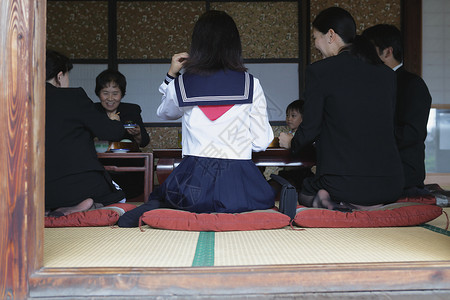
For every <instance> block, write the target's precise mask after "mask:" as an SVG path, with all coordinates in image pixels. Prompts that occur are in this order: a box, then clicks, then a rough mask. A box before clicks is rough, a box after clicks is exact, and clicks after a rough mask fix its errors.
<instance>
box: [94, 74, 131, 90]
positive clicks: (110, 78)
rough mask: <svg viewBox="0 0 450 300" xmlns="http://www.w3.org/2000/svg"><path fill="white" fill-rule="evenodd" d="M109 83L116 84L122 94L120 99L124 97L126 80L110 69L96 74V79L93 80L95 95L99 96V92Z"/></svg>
mask: <svg viewBox="0 0 450 300" xmlns="http://www.w3.org/2000/svg"><path fill="white" fill-rule="evenodd" d="M110 82H113V83H115V84H117V85H118V86H119V89H120V91H121V92H122V97H123V96H125V92H126V89H127V80H126V78H125V76H124V75H123V74H122V73H120V72H119V71H116V70H111V69H108V70H105V71H103V72H101V73H100V74H98V76H97V78H95V94H96V95H97V96H100V90H101V89H103V88H105V87H106V86H107V85H108V83H110Z"/></svg>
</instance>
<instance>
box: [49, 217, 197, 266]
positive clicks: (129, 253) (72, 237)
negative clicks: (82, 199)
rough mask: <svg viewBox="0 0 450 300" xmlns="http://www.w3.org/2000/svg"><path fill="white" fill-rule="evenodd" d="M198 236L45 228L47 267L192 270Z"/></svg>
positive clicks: (178, 232)
mask: <svg viewBox="0 0 450 300" xmlns="http://www.w3.org/2000/svg"><path fill="white" fill-rule="evenodd" d="M198 236H199V233H198V232H181V231H165V230H157V229H151V228H149V227H147V226H146V229H145V231H144V232H141V231H140V230H139V229H138V228H117V227H116V228H111V227H78V228H45V230H44V241H45V242H44V266H45V267H186V266H191V265H192V261H193V257H194V254H195V250H196V246H197V240H198Z"/></svg>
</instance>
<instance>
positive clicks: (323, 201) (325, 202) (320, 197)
mask: <svg viewBox="0 0 450 300" xmlns="http://www.w3.org/2000/svg"><path fill="white" fill-rule="evenodd" d="M312 207H315V208H327V209H333V208H334V205H333V203H332V202H331V199H330V194H329V193H328V192H327V191H326V190H319V191H318V192H317V194H316V196H315V197H314V199H313V203H312Z"/></svg>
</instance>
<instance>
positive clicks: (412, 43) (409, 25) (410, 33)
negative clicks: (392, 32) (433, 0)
mask: <svg viewBox="0 0 450 300" xmlns="http://www.w3.org/2000/svg"><path fill="white" fill-rule="evenodd" d="M401 30H402V33H403V48H404V50H403V64H404V65H405V68H406V69H407V70H408V71H410V72H413V73H416V74H418V75H422V0H403V1H402V29H401Z"/></svg>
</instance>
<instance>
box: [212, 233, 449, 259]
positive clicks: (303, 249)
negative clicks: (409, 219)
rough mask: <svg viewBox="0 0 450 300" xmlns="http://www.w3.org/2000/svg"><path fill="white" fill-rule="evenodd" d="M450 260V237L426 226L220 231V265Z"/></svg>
mask: <svg viewBox="0 0 450 300" xmlns="http://www.w3.org/2000/svg"><path fill="white" fill-rule="evenodd" d="M438 260H450V237H448V236H445V235H443V234H440V233H436V232H432V231H430V230H428V229H425V228H421V227H397V228H336V229H334V228H333V229H332V228H307V229H305V230H303V231H294V230H291V229H279V230H266V231H253V232H250V231H242V232H220V233H216V236H215V257H214V265H215V266H234V265H269V264H270V265H272V264H319V263H358V262H405V261H438Z"/></svg>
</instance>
